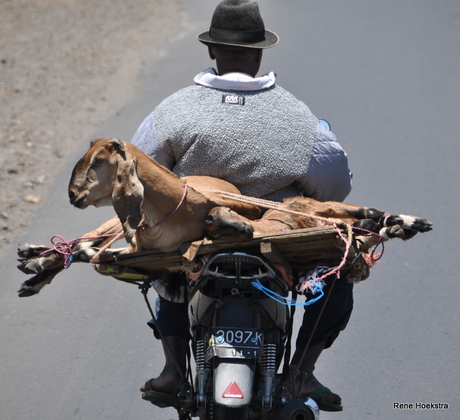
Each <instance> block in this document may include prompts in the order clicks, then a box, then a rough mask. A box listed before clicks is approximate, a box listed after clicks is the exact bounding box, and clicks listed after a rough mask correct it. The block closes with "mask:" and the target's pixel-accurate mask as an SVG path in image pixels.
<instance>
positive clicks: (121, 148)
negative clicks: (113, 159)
mask: <svg viewBox="0 0 460 420" xmlns="http://www.w3.org/2000/svg"><path fill="white" fill-rule="evenodd" d="M109 144H110V145H111V146H112V147H113V150H115V152H117V153H118V154H120V155H121V157H122V158H123V159H124V160H126V149H125V145H124V144H123V142H122V141H121V140H120V139H117V138H115V137H112V138H111V139H109Z"/></svg>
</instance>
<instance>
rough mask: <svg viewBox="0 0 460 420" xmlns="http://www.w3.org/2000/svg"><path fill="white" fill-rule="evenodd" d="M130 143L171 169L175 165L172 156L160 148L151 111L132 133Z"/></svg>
mask: <svg viewBox="0 0 460 420" xmlns="http://www.w3.org/2000/svg"><path fill="white" fill-rule="evenodd" d="M131 143H132V144H133V145H134V146H136V147H137V148H138V149H139V150H141V151H142V152H144V153H145V154H146V155H149V156H150V157H151V158H153V159H155V160H156V161H157V162H158V163H159V164H160V165H163V166H165V167H166V168H168V169H170V170H172V169H173V167H174V165H175V160H174V157H173V156H170V155H168V154H167V153H165V152H164V151H163V150H161V149H160V145H159V143H158V139H157V137H156V133H155V122H154V118H153V112H152V113H151V114H150V115H148V116H147V117H146V118H145V119H144V121H142V123H141V125H140V126H139V128H138V129H137V130H136V132H135V133H134V136H133V138H132V139H131Z"/></svg>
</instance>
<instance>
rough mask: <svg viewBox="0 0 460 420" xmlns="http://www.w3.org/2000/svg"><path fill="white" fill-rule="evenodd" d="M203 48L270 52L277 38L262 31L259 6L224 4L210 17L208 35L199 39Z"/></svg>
mask: <svg viewBox="0 0 460 420" xmlns="http://www.w3.org/2000/svg"><path fill="white" fill-rule="evenodd" d="M198 40H199V41H201V42H202V43H203V44H205V45H216V44H217V45H230V46H235V47H244V48H271V47H274V46H275V45H276V44H278V42H279V38H278V35H276V34H275V33H274V32H272V31H269V30H267V29H265V25H264V21H263V19H262V16H261V14H260V11H259V5H258V4H257V2H255V1H249V0H224V1H222V2H220V3H219V4H218V5H217V7H216V10H215V11H214V14H213V15H212V20H211V28H210V29H209V31H206V32H203V33H202V34H199V35H198Z"/></svg>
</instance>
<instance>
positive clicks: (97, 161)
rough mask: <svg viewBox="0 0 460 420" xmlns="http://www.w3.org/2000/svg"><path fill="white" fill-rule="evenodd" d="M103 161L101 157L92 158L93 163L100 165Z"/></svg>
mask: <svg viewBox="0 0 460 420" xmlns="http://www.w3.org/2000/svg"><path fill="white" fill-rule="evenodd" d="M103 162H104V159H101V158H96V159H94V163H95V164H96V165H101V164H102V163H103Z"/></svg>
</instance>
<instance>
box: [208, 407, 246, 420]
mask: <svg viewBox="0 0 460 420" xmlns="http://www.w3.org/2000/svg"><path fill="white" fill-rule="evenodd" d="M248 414H249V413H248V408H247V407H238V408H230V407H224V406H217V405H215V406H214V419H215V420H246V419H247V418H248Z"/></svg>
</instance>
